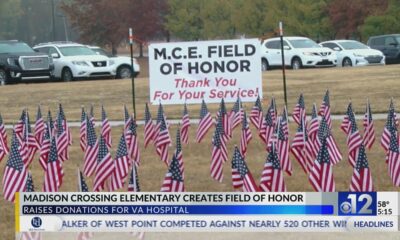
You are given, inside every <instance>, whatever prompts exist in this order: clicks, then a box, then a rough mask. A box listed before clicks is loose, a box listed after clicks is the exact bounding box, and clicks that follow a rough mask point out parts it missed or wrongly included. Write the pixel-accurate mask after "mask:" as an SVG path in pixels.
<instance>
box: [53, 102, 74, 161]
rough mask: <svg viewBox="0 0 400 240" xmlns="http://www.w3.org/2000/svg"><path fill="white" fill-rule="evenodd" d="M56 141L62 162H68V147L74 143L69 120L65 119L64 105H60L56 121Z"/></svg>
mask: <svg viewBox="0 0 400 240" xmlns="http://www.w3.org/2000/svg"><path fill="white" fill-rule="evenodd" d="M56 129H57V135H56V141H57V150H58V156H59V157H60V159H61V160H62V161H66V160H68V158H69V153H68V145H70V144H71V143H72V138H71V133H70V129H69V128H68V124H67V120H66V118H65V114H64V110H63V107H62V105H61V104H60V105H59V110H58V115H57V121H56Z"/></svg>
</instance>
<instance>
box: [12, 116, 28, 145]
mask: <svg viewBox="0 0 400 240" xmlns="http://www.w3.org/2000/svg"><path fill="white" fill-rule="evenodd" d="M25 120H26V110H25V109H24V110H22V113H21V117H20V118H19V120H18V122H17V124H15V126H14V131H15V133H16V134H17V136H18V137H19V138H20V139H21V138H22V135H23V132H24V126H25Z"/></svg>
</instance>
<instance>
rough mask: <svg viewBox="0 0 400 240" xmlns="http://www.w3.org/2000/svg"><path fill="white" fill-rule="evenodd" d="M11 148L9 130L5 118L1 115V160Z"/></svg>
mask: <svg viewBox="0 0 400 240" xmlns="http://www.w3.org/2000/svg"><path fill="white" fill-rule="evenodd" d="M9 151H10V150H9V148H8V145H7V132H6V128H5V126H4V123H3V118H2V117H1V115H0V162H1V160H3V158H4V156H5V155H7V154H9Z"/></svg>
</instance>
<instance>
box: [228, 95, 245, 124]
mask: <svg viewBox="0 0 400 240" xmlns="http://www.w3.org/2000/svg"><path fill="white" fill-rule="evenodd" d="M242 120H243V106H242V101H241V100H240V98H238V99H237V100H236V102H235V104H234V105H233V108H232V110H231V112H230V113H229V121H230V123H231V128H232V130H233V129H235V128H236V127H237V126H239V124H241V123H242Z"/></svg>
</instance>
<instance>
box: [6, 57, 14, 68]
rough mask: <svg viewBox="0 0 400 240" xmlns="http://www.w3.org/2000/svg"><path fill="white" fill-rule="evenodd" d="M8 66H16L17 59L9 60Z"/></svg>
mask: <svg viewBox="0 0 400 240" xmlns="http://www.w3.org/2000/svg"><path fill="white" fill-rule="evenodd" d="M7 63H8V65H11V66H15V65H16V64H15V59H14V58H7Z"/></svg>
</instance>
